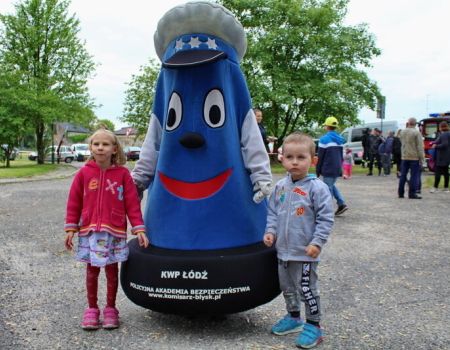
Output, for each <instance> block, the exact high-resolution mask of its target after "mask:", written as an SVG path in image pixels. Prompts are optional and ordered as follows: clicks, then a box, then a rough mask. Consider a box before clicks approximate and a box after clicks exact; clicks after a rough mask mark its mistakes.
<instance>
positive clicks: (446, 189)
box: [442, 188, 450, 193]
mask: <svg viewBox="0 0 450 350" xmlns="http://www.w3.org/2000/svg"><path fill="white" fill-rule="evenodd" d="M442 192H447V193H448V192H450V190H449V189H448V188H444V189H443V190H442Z"/></svg>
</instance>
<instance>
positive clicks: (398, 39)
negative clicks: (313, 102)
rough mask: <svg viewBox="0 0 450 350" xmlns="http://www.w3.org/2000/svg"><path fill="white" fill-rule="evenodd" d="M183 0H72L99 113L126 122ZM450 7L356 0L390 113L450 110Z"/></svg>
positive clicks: (356, 16)
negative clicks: (162, 32)
mask: <svg viewBox="0 0 450 350" xmlns="http://www.w3.org/2000/svg"><path fill="white" fill-rule="evenodd" d="M15 2H16V1H12V0H0V12H1V13H12V12H13V10H14V7H13V4H14V3H15ZM184 2H185V1H176V0H164V1H148V0H127V1H112V0H72V3H71V6H70V10H71V12H72V13H75V14H76V17H77V18H78V19H79V20H80V22H81V33H80V36H81V38H82V39H84V40H86V47H87V50H88V51H89V53H91V55H93V56H94V60H95V62H97V63H98V64H99V66H98V68H97V70H96V75H95V76H94V77H93V78H92V80H91V81H90V82H89V89H90V93H91V95H92V96H93V97H94V98H95V101H96V103H97V104H100V105H102V107H100V108H98V109H97V110H96V114H97V116H98V117H99V118H100V119H110V120H112V121H113V122H114V123H115V125H116V127H117V128H118V127H120V126H124V125H123V123H122V122H120V121H119V119H118V118H119V117H120V116H121V115H122V111H123V101H124V91H125V90H126V83H127V82H129V81H130V80H131V75H132V74H137V73H138V72H139V67H140V66H142V65H144V64H146V63H147V62H148V60H149V58H155V59H157V56H156V54H155V51H154V47H153V33H154V32H155V29H156V24H157V22H158V20H159V19H160V18H161V17H162V15H163V14H164V13H165V12H166V11H167V10H169V9H171V8H172V7H173V6H175V5H179V4H182V3H184ZM449 13H450V1H447V0H428V1H427V0H376V1H373V0H351V1H350V5H349V12H348V16H347V24H350V25H354V24H358V23H367V24H368V25H369V31H370V32H371V33H373V34H374V35H375V37H376V42H377V46H378V47H379V48H380V49H381V50H382V54H381V56H379V57H378V58H376V59H374V60H373V67H372V68H371V69H369V70H368V75H369V77H370V78H371V79H372V80H374V81H376V82H377V84H378V86H379V87H380V89H381V91H382V93H383V95H385V96H386V119H387V120H402V121H403V120H405V119H406V118H408V117H410V116H414V117H417V118H418V119H420V118H422V117H424V116H425V115H426V114H428V113H432V112H444V111H450V89H449V87H448V86H449V84H450V45H449V29H448V28H449V25H448V15H449ZM359 117H360V119H362V120H364V121H366V122H373V121H377V119H376V114H375V112H374V111H370V110H362V111H361V112H360V115H359Z"/></svg>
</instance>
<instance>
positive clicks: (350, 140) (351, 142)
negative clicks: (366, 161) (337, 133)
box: [341, 120, 400, 164]
mask: <svg viewBox="0 0 450 350" xmlns="http://www.w3.org/2000/svg"><path fill="white" fill-rule="evenodd" d="M374 128H378V129H380V130H381V131H382V133H383V134H382V135H383V136H387V134H388V132H389V131H393V132H397V130H398V129H399V128H400V126H399V122H398V121H396V120H386V121H385V120H383V123H381V122H376V123H366V124H362V125H356V126H352V127H349V128H346V129H344V131H342V133H341V136H342V137H343V138H344V139H345V143H344V148H345V147H349V148H350V149H351V150H352V154H353V159H354V160H355V163H356V164H359V163H361V162H362V159H363V147H362V143H361V140H362V137H363V134H364V131H365V130H366V129H374Z"/></svg>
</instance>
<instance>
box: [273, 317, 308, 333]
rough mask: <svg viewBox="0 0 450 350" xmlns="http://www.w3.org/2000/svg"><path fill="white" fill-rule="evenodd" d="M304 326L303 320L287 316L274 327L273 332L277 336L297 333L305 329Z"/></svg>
mask: <svg viewBox="0 0 450 350" xmlns="http://www.w3.org/2000/svg"><path fill="white" fill-rule="evenodd" d="M303 325H304V323H303V321H302V319H301V318H292V317H291V316H289V315H286V316H284V317H283V318H282V319H281V320H279V321H278V322H277V323H276V324H275V325H274V326H273V327H272V329H271V332H272V333H273V334H276V335H285V334H289V333H296V332H300V331H301V330H302V329H303Z"/></svg>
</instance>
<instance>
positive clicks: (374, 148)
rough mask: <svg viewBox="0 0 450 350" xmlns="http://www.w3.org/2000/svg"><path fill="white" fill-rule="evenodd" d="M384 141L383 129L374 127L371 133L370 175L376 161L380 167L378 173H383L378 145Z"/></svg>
mask: <svg viewBox="0 0 450 350" xmlns="http://www.w3.org/2000/svg"><path fill="white" fill-rule="evenodd" d="M381 143H382V138H381V130H380V129H377V128H374V129H373V130H372V132H371V133H370V135H369V166H368V167H369V172H368V173H367V175H368V176H372V175H373V166H374V163H375V162H376V166H377V168H378V175H381V159H380V154H379V153H378V147H379V146H380V144H381Z"/></svg>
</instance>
